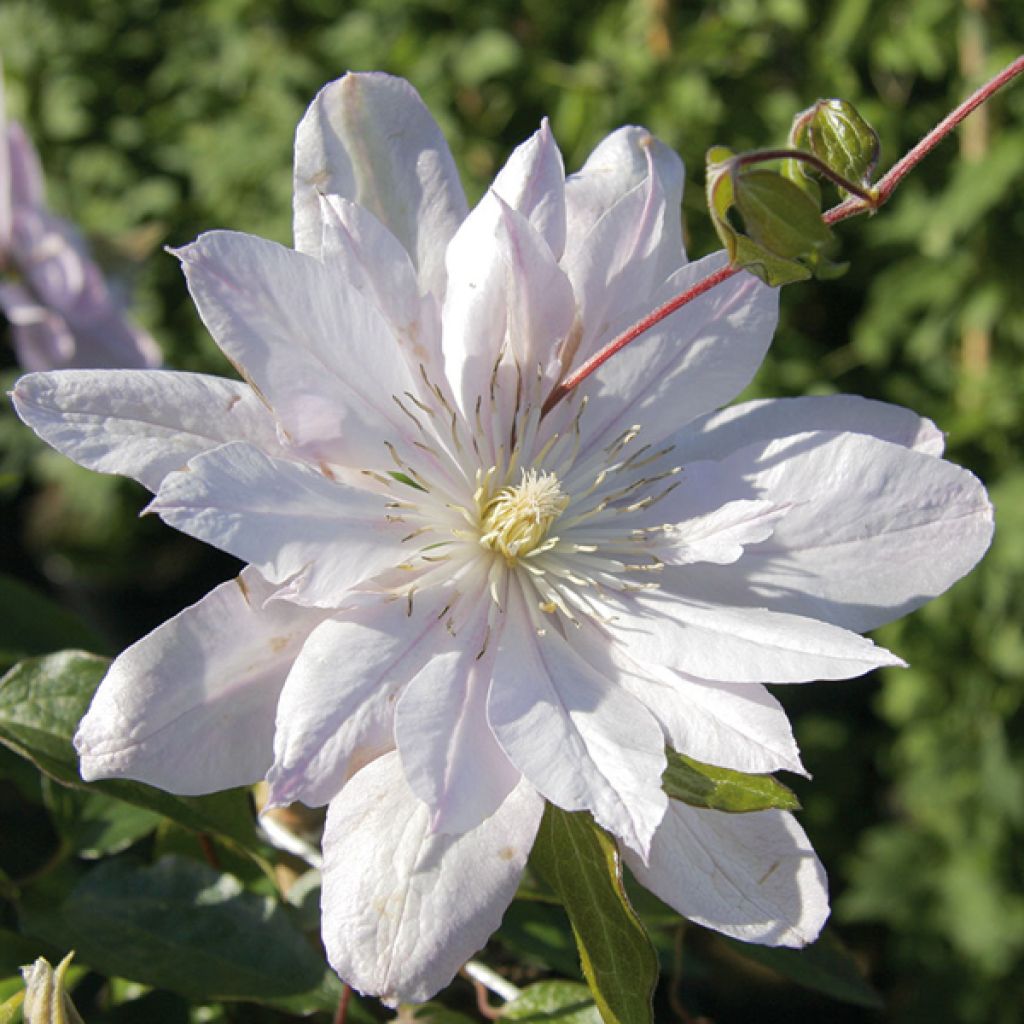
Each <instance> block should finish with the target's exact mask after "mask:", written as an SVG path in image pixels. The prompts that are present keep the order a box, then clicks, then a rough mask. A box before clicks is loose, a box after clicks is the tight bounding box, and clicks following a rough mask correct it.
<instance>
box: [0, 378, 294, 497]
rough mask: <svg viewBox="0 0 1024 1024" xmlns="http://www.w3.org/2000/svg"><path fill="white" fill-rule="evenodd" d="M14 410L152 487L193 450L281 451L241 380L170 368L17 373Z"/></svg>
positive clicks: (92, 460)
mask: <svg viewBox="0 0 1024 1024" xmlns="http://www.w3.org/2000/svg"><path fill="white" fill-rule="evenodd" d="M12 398H13V400H14V405H15V408H16V409H17V410H18V415H19V416H20V417H21V418H22V419H23V420H24V421H25V422H26V423H27V424H28V425H29V426H30V427H31V428H32V429H33V430H34V431H35V432H36V433H37V434H38V435H39V436H40V437H41V438H42V439H43V440H44V441H46V442H47V443H48V444H51V445H53V447H54V448H56V449H57V450H58V451H60V452H63V454H65V455H67V456H68V457H69V458H71V459H74V460H75V462H78V463H80V464H81V465H83V466H86V467H88V468H89V469H94V470H97V471H98V472H101V473H118V474H120V475H122V476H129V477H131V478H132V479H134V480H138V481H139V483H141V484H143V485H144V486H146V487H148V488H149V489H150V490H151V491H155V490H156V489H157V488H158V487H159V486H160V482H161V481H162V480H163V478H164V477H165V476H166V475H167V474H168V473H170V472H173V471H174V470H176V469H182V468H184V466H185V464H186V463H187V462H188V460H189V459H191V458H192V457H193V456H195V455H198V454H199V453H200V452H204V451H209V450H210V449H211V448H215V447H217V446H218V445H221V444H224V443H225V442H227V441H249V442H250V443H252V444H254V445H255V446H257V447H258V448H260V449H262V450H263V451H264V452H267V453H268V454H272V455H284V454H285V452H284V449H283V448H282V447H281V446H280V444H279V443H278V441H277V430H276V427H275V425H274V420H273V417H272V416H271V414H270V411H269V410H268V409H267V407H266V406H265V405H264V404H263V403H262V402H261V401H260V400H259V398H258V397H257V395H256V394H255V392H253V390H252V389H251V388H250V387H249V386H248V385H246V384H242V383H240V382H237V381H231V380H225V379H224V378H221V377H208V376H204V375H201V374H196V373H173V372H171V371H170V370H59V371H55V372H53V373H34V374H30V375H28V376H26V377H22V378H21V379H20V380H19V381H18V382H17V383H16V384H15V386H14V391H13V393H12Z"/></svg>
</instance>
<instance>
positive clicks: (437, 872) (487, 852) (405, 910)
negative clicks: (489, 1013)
mask: <svg viewBox="0 0 1024 1024" xmlns="http://www.w3.org/2000/svg"><path fill="white" fill-rule="evenodd" d="M543 809H544V801H543V800H541V798H540V797H539V796H538V795H537V794H536V793H535V792H534V791H533V789H532V788H531V787H530V786H529V785H528V784H527V783H526V782H523V783H521V784H520V785H519V786H518V787H517V789H516V790H515V791H514V792H513V793H512V794H511V795H510V796H509V798H508V799H507V800H506V801H505V802H504V803H503V804H502V805H501V807H500V808H499V809H498V810H497V811H496V812H495V813H494V814H493V815H492V816H491V817H490V818H488V819H487V820H486V821H485V822H483V823H482V824H481V825H479V826H478V827H477V828H475V829H474V830H473V831H472V832H467V833H465V834H464V835H459V836H449V835H443V834H439V833H435V832H432V831H431V828H430V812H429V810H428V808H427V805H426V804H424V803H421V802H420V801H419V800H417V799H416V797H414V796H413V794H412V792H411V791H410V790H409V787H408V785H407V784H406V782H405V778H404V777H403V775H402V768H401V765H400V764H399V761H398V756H397V754H385V755H384V756H383V757H381V758H379V759H378V760H376V761H374V762H373V763H372V764H369V765H367V766H366V767H365V768H364V769H363V770H362V771H360V772H359V773H358V774H357V775H356V776H355V778H353V779H352V780H351V781H350V782H349V783H348V784H347V785H346V786H345V788H344V789H343V790H342V791H341V793H340V794H339V795H338V796H337V797H336V798H335V799H334V800H333V801H332V802H331V805H330V808H329V810H328V813H327V828H326V832H325V833H324V869H323V897H322V908H323V938H324V945H325V946H326V947H327V958H328V960H329V961H330V963H331V966H332V967H333V968H334V969H335V970H336V971H337V972H338V974H340V975H341V977H342V978H344V979H345V980H346V981H348V982H349V983H350V984H351V985H352V986H353V987H354V988H356V989H358V990H359V991H360V992H364V993H367V994H372V995H377V996H380V997H381V998H382V999H383V1000H384V1001H385V1002H386V1003H388V1004H391V1005H393V1004H395V1003H397V1002H399V1001H402V1002H413V1003H419V1002H422V1001H423V1000H425V999H428V998H429V997H430V996H432V995H433V994H434V993H435V992H437V991H438V990H439V989H441V988H443V987H444V986H445V985H446V984H447V983H448V982H449V981H450V980H451V979H452V977H453V976H454V974H455V972H456V971H457V970H458V969H459V968H460V967H461V966H462V965H463V963H465V961H466V960H468V959H469V957H471V956H472V955H473V954H474V953H475V952H476V951H477V950H478V949H480V947H481V946H483V945H484V943H486V941H487V939H488V937H489V936H490V935H491V933H492V932H493V931H494V930H495V929H496V928H497V927H498V925H499V924H500V923H501V917H502V914H503V913H504V911H505V908H506V907H507V906H508V904H509V902H510V901H511V899H512V897H513V895H514V894H515V891H516V886H517V885H518V883H519V877H520V875H521V874H522V870H523V866H524V865H525V863H526V858H527V855H528V854H529V852H530V848H531V847H532V846H533V840H534V837H535V836H536V833H537V827H538V825H539V824H540V817H541V814H542V812H543Z"/></svg>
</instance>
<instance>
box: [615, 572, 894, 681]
mask: <svg viewBox="0 0 1024 1024" xmlns="http://www.w3.org/2000/svg"><path fill="white" fill-rule="evenodd" d="M742 562H743V560H741V561H740V562H739V563H737V565H742ZM690 571H691V568H690V567H686V568H684V569H680V570H678V572H679V574H680V575H681V577H683V578H685V574H686V573H688V572H690ZM600 610H601V612H602V614H603V615H604V616H605V617H606V618H607V619H608V621H607V623H606V629H607V630H608V632H609V634H610V635H611V636H613V637H614V638H615V639H616V640H617V641H618V642H619V643H621V644H623V645H624V647H625V649H626V651H627V653H628V654H629V655H630V656H631V657H633V658H635V659H636V660H637V661H640V662H648V663H650V664H653V665H664V666H666V667H668V668H672V669H674V670H676V671H678V672H683V673H685V674H687V675H692V676H696V677H698V678H700V679H714V680H722V681H725V682H737V683H799V682H807V681H809V680H812V679H848V678H850V677H851V676H859V675H862V674H863V673H865V672H868V671H870V670H871V669H873V668H879V667H881V666H883V665H902V664H903V662H902V661H901V660H900V659H899V658H897V657H896V656H895V655H893V654H890V653H889V651H887V650H885V648H883V647H877V646H875V644H873V643H872V642H871V641H870V640H866V639H864V638H863V637H860V636H857V634H856V633H850V632H848V631H847V630H845V629H840V628H839V627H837V626H833V625H830V624H829V623H825V622H818V621H817V620H816V619H808V618H804V617H802V616H800V615H790V614H786V613H784V612H776V611H769V610H767V609H765V608H756V607H732V606H730V605H727V604H715V603H713V600H708V599H706V598H705V597H704V596H703V595H702V596H692V595H690V594H680V593H674V594H671V595H669V594H663V593H660V592H654V593H646V594H635V595H633V596H632V598H631V599H629V600H616V601H612V600H611V599H609V600H608V601H607V602H606V603H605V604H604V605H603V606H602V607H601V608H600Z"/></svg>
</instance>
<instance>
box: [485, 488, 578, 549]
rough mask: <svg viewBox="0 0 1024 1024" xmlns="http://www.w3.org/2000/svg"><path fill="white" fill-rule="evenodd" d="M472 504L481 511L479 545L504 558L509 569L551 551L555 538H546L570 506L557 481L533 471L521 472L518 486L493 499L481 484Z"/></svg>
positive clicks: (555, 541) (498, 494) (494, 496)
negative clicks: (510, 566)
mask: <svg viewBox="0 0 1024 1024" xmlns="http://www.w3.org/2000/svg"><path fill="white" fill-rule="evenodd" d="M492 474H493V470H491V471H489V472H488V473H487V474H485V477H490V476H491V475H492ZM474 500H475V502H476V505H477V508H478V509H479V510H480V543H481V544H482V545H483V546H484V547H485V548H490V549H491V550H492V551H496V552H498V553H499V554H502V555H504V556H505V561H506V562H507V563H508V565H514V564H515V563H516V560H517V559H519V558H525V557H526V556H528V555H530V554H535V553H540V552H543V551H547V550H550V549H551V548H552V547H554V545H555V544H556V543H557V542H558V538H557V537H548V530H549V529H550V527H551V524H552V523H554V521H555V520H556V519H557V518H558V517H559V516H560V515H561V514H562V513H563V512H564V511H565V510H566V508H567V507H568V505H569V497H568V495H565V494H563V493H562V488H561V486H560V485H559V483H558V477H557V476H555V474H554V473H548V472H545V471H541V472H538V471H537V470H536V469H524V470H523V471H522V479H521V481H520V482H519V483H518V484H517V485H515V486H511V487H502V488H501V489H500V490H499V491H498V492H497V493H496V494H494V495H493V497H491V496H489V495H488V488H487V485H486V483H483V484H481V486H480V487H478V488H477V491H476V494H475V495H474Z"/></svg>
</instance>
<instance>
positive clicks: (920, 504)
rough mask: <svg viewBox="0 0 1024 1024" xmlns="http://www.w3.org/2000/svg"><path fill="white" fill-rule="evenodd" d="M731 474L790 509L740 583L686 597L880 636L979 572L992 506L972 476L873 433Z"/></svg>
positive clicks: (810, 437) (738, 461)
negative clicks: (762, 608)
mask: <svg viewBox="0 0 1024 1024" xmlns="http://www.w3.org/2000/svg"><path fill="white" fill-rule="evenodd" d="M726 466H728V467H732V468H735V469H737V470H740V471H742V472H745V475H746V477H747V479H748V481H749V482H750V483H751V485H752V486H753V487H754V489H755V490H756V491H757V492H758V493H759V494H761V495H763V497H765V498H766V499H768V500H770V501H773V502H781V503H785V502H787V501H789V502H793V507H792V508H791V509H790V510H789V511H788V512H787V513H786V515H785V516H784V517H783V518H782V519H781V520H780V521H779V523H778V524H777V525H776V528H775V532H774V533H773V535H772V536H771V538H770V539H768V540H766V541H764V542H763V543H761V544H758V545H756V546H754V547H748V548H747V549H746V550H745V552H744V557H743V558H742V560H741V561H740V562H738V563H736V566H735V567H734V570H733V572H732V573H728V572H721V571H720V572H717V573H716V572H715V571H714V570H713V569H711V568H710V567H700V571H699V572H698V573H695V574H694V575H693V576H692V577H691V578H684V577H683V576H682V575H681V574H677V576H675V577H673V576H671V575H670V577H669V580H670V582H671V585H672V589H673V590H675V591H678V589H679V588H678V587H677V586H676V585H675V583H674V580H675V579H678V580H679V581H680V582H681V584H682V587H683V589H684V590H686V592H691V593H696V592H698V591H699V592H700V593H702V594H704V595H705V596H707V597H713V598H717V599H719V600H723V601H729V602H736V603H741V604H760V605H766V606H768V607H772V608H778V609H780V610H783V611H787V612H796V613H798V614H803V615H813V616H815V617H817V618H821V619H825V620H827V621H829V622H833V623H836V624H838V625H841V626H844V627H846V628H847V629H854V630H857V631H863V630H868V629H874V628H875V627H876V626H879V625H881V624H883V623H885V622H889V621H891V620H892V619H895V618H899V617H900V616H902V615H906V614H907V613H908V612H910V611H913V609H915V608H918V607H920V606H921V605H922V604H924V603H925V601H928V600H930V599H931V598H932V597H934V596H936V595H937V594H941V593H942V592H943V591H944V590H946V589H947V588H948V587H950V586H951V585H952V584H953V583H954V582H955V581H956V580H958V579H959V578H960V577H961V576H963V575H964V574H965V573H967V572H969V571H970V569H971V568H972V567H973V566H974V565H975V564H976V563H977V561H978V560H979V559H980V558H981V556H982V555H983V554H984V552H985V551H986V549H987V548H988V545H989V542H990V540H991V537H992V529H993V521H992V507H991V505H990V504H989V501H988V498H987V496H986V494H985V490H984V488H983V487H982V486H981V484H980V483H979V482H978V480H977V479H976V478H975V477H974V476H973V475H972V474H970V473H968V472H967V471H966V470H964V469H961V468H959V467H958V466H954V465H953V464H952V463H949V462H945V461H943V460H942V459H937V458H934V457H932V456H930V455H924V454H921V453H920V452H917V451H913V450H908V449H907V448H903V447H900V446H898V445H895V444H889V443H886V442H885V441H879V440H877V439H875V438H873V437H868V436H867V435H865V434H831V433H824V432H821V433H816V434H802V435H798V436H796V437H792V438H784V439H780V440H777V441H772V442H770V443H768V444H767V445H763V446H762V445H754V446H752V447H751V448H748V449H744V450H742V451H740V452H737V453H736V454H735V455H734V456H733V457H732V458H730V459H728V460H727V461H726Z"/></svg>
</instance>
